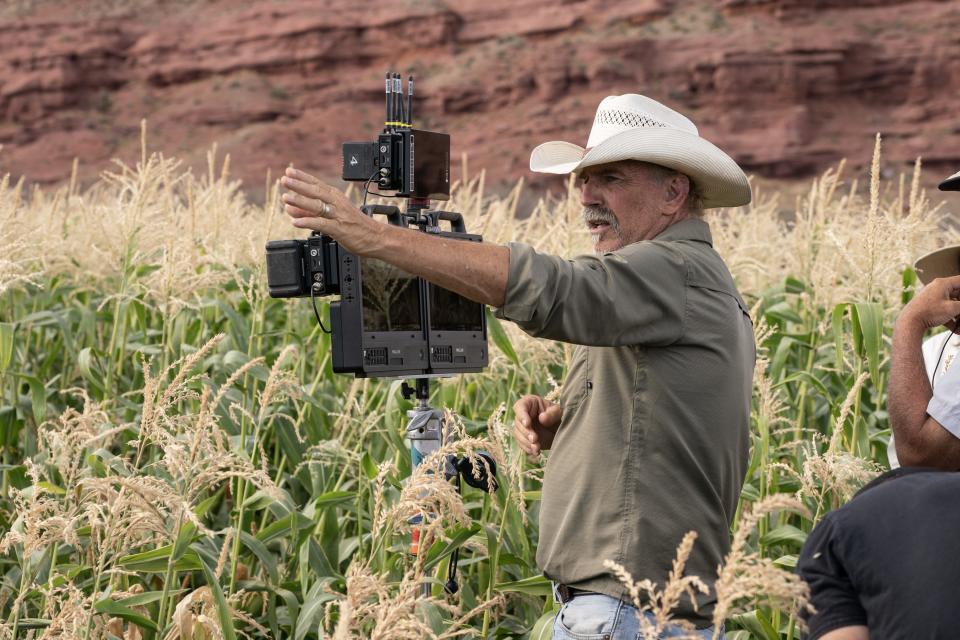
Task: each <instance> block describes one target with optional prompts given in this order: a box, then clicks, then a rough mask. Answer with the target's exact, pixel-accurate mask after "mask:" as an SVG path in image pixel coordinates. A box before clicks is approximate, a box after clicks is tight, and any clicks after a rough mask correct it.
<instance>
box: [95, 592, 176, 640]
mask: <svg viewBox="0 0 960 640" xmlns="http://www.w3.org/2000/svg"><path fill="white" fill-rule="evenodd" d="M94 609H95V610H96V611H97V613H105V614H107V615H110V616H115V617H117V618H121V619H123V620H126V621H127V622H132V623H133V624H135V625H137V626H138V627H142V628H144V629H149V630H150V631H154V632H156V631H159V630H160V627H158V626H157V624H156V623H155V622H154V621H153V620H151V619H150V618H148V617H146V616H145V615H143V614H142V613H138V612H136V611H134V610H133V609H131V608H130V607H127V606H125V605H122V604H120V603H119V602H117V601H116V600H114V599H113V598H111V597H109V596H107V597H106V598H104V599H103V600H101V601H99V602H97V603H96V604H95V605H94Z"/></svg>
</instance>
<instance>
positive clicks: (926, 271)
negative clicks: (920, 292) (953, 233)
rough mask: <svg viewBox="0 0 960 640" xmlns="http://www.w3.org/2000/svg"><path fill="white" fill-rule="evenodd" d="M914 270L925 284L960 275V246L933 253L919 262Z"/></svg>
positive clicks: (915, 264) (914, 266)
mask: <svg viewBox="0 0 960 640" xmlns="http://www.w3.org/2000/svg"><path fill="white" fill-rule="evenodd" d="M913 268H914V269H915V270H916V272H917V277H918V278H920V282H922V283H923V284H930V283H931V282H933V281H934V280H936V279H937V278H948V277H950V276H956V275H960V244H955V245H953V246H950V247H944V248H943V249H937V250H936V251H931V252H930V253H928V254H927V255H925V256H923V257H922V258H920V259H919V260H917V261H916V262H915V263H914V265H913Z"/></svg>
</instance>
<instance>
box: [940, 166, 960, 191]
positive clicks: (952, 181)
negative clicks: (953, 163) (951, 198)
mask: <svg viewBox="0 0 960 640" xmlns="http://www.w3.org/2000/svg"><path fill="white" fill-rule="evenodd" d="M937 188H938V189H940V191H960V171H957V172H956V173H955V174H953V175H952V176H950V177H949V178H947V179H946V180H944V181H943V182H941V183H940V184H938V185H937Z"/></svg>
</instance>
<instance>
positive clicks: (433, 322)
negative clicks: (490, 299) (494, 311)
mask: <svg viewBox="0 0 960 640" xmlns="http://www.w3.org/2000/svg"><path fill="white" fill-rule="evenodd" d="M430 331H483V305H481V304H480V303H478V302H473V301H471V300H467V299H466V298H464V297H463V296H461V295H460V294H458V293H454V292H452V291H449V290H447V289H441V288H440V287H436V286H433V285H430Z"/></svg>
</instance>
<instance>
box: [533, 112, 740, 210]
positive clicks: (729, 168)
mask: <svg viewBox="0 0 960 640" xmlns="http://www.w3.org/2000/svg"><path fill="white" fill-rule="evenodd" d="M618 160H640V161H642V162H650V163H652V164H657V165H660V166H663V167H669V168H670V169H674V170H676V171H679V172H681V173H683V174H685V175H687V176H689V177H690V179H691V180H693V182H694V183H695V184H696V185H697V187H698V188H699V190H700V193H701V195H702V196H703V207H704V208H705V209H710V208H713V207H739V206H742V205H745V204H748V203H749V202H750V197H751V196H750V183H749V181H748V180H747V176H746V174H745V173H744V172H743V169H741V168H740V167H739V166H738V165H737V163H736V162H734V160H733V158H731V157H730V156H728V155H727V154H726V153H724V152H723V151H721V150H720V149H718V148H717V147H716V146H714V145H713V144H712V143H710V142H708V141H707V140H704V139H703V138H701V137H700V136H697V135H694V134H692V133H688V132H686V131H680V130H678V129H673V128H667V127H663V128H660V127H648V128H636V129H629V130H627V131H623V132H621V133H618V134H615V135H612V136H610V137H609V138H607V139H606V140H604V141H603V142H601V143H600V144H598V145H597V146H595V147H594V148H592V149H590V150H587V149H584V148H583V147H581V146H578V145H575V144H573V143H570V142H561V141H555V142H545V143H543V144H541V145H539V146H537V147H536V148H535V149H534V150H533V151H532V152H531V154H530V170H531V171H537V172H540V173H556V174H564V173H570V172H579V171H580V170H582V169H585V168H586V167H590V166H594V165H598V164H606V163H608V162H617V161H618Z"/></svg>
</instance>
